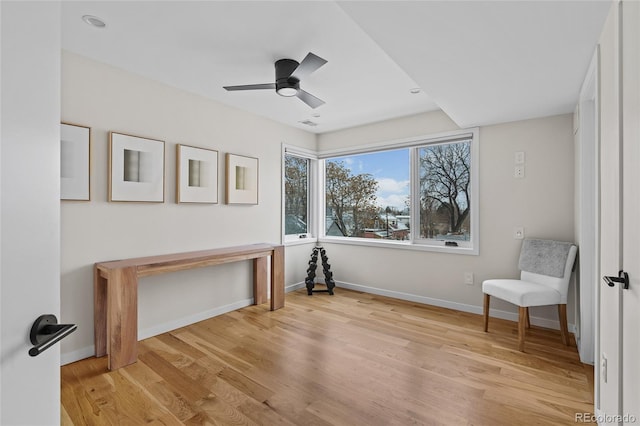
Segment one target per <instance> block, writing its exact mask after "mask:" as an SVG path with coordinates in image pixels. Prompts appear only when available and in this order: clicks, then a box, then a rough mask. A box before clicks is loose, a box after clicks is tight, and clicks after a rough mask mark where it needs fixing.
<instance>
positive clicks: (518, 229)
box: [513, 226, 524, 240]
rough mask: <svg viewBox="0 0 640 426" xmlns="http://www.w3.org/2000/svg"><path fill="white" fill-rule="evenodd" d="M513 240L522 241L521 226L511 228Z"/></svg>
mask: <svg viewBox="0 0 640 426" xmlns="http://www.w3.org/2000/svg"><path fill="white" fill-rule="evenodd" d="M513 238H514V239H516V240H523V239H524V228H523V227H522V226H518V227H516V228H513Z"/></svg>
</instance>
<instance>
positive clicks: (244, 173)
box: [225, 153, 259, 205]
mask: <svg viewBox="0 0 640 426" xmlns="http://www.w3.org/2000/svg"><path fill="white" fill-rule="evenodd" d="M225 164H226V175H227V176H226V184H227V185H226V194H225V200H226V203H227V204H253V205H257V204H258V172H259V170H258V159H257V158H254V157H246V156H243V155H236V154H230V153H227V155H226V161H225Z"/></svg>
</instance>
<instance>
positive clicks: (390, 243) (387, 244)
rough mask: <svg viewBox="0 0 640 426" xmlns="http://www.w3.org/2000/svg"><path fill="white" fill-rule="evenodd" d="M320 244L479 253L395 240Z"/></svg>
mask: <svg viewBox="0 0 640 426" xmlns="http://www.w3.org/2000/svg"><path fill="white" fill-rule="evenodd" d="M318 242H319V243H327V244H346V245H353V246H367V247H378V248H388V249H389V248H391V249H401V250H415V251H433V252H438V253H451V254H464V255H468V256H477V255H478V253H477V251H476V250H474V249H473V248H472V247H461V246H458V247H446V246H444V243H443V245H441V246H436V245H430V244H420V243H412V242H411V241H394V240H378V239H373V238H356V237H332V236H324V237H320V238H318Z"/></svg>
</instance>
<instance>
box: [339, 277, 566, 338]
mask: <svg viewBox="0 0 640 426" xmlns="http://www.w3.org/2000/svg"><path fill="white" fill-rule="evenodd" d="M340 287H342V288H346V289H349V290H355V291H361V292H363V293H371V294H377V295H379V296H387V297H393V298H394V299H400V300H407V301H409V302H416V303H422V304H425V305H433V306H439V307H441V308H448V309H455V310H457V311H462V312H469V313H472V314H479V315H482V306H476V305H467V304H465V303H458V302H451V301H448V300H442V299H434V298H432V297H426V296H418V295H415V294H410V293H403V292H400V291H393V290H385V289H381V288H376V287H368V286H364V285H360V284H352V283H346V282H342V281H340V282H338V281H336V288H340ZM489 315H490V316H491V317H495V318H500V319H506V320H509V321H516V322H517V321H518V314H517V313H515V312H507V311H501V310H497V309H491V310H490V311H489ZM531 324H533V325H537V326H539V327H545V328H551V329H555V330H560V323H559V322H558V321H555V320H550V319H548V318H540V317H531ZM568 328H569V332H571V333H575V330H576V328H575V325H574V324H568Z"/></svg>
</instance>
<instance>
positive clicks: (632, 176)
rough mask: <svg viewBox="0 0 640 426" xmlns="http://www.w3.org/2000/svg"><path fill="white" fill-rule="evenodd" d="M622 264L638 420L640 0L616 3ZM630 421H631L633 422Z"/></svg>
mask: <svg viewBox="0 0 640 426" xmlns="http://www.w3.org/2000/svg"><path fill="white" fill-rule="evenodd" d="M621 7H622V22H621V25H622V32H621V34H622V89H623V90H622V92H621V93H622V152H623V156H622V158H623V160H622V161H623V165H622V169H623V184H622V186H623V198H622V199H623V218H622V224H623V230H624V232H623V234H622V240H623V250H622V252H623V266H624V269H625V271H626V272H627V273H628V274H629V281H630V283H629V284H630V285H629V289H628V290H622V292H623V295H622V314H623V320H622V371H623V374H622V412H621V414H622V415H623V419H622V420H623V422H624V424H632V423H635V424H637V423H636V422H637V421H639V420H640V367H639V365H640V261H639V260H640V168H639V166H640V3H638V2H636V1H628V2H623V3H622V6H621ZM634 419H635V421H633V420H634Z"/></svg>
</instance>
